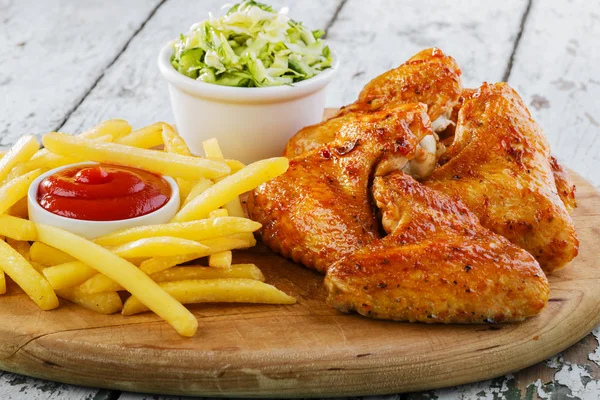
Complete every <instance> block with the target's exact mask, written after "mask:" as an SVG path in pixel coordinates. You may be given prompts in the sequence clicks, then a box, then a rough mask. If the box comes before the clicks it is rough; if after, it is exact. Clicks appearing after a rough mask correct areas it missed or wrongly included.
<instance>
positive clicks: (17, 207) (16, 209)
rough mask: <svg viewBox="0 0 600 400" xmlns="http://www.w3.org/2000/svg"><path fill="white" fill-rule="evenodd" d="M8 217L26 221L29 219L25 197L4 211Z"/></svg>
mask: <svg viewBox="0 0 600 400" xmlns="http://www.w3.org/2000/svg"><path fill="white" fill-rule="evenodd" d="M6 213H7V214H8V215H12V216H13V217H17V218H22V219H28V218H29V209H28V205H27V197H23V198H22V199H21V200H19V201H17V202H16V203H15V204H13V206H12V207H10V208H9V209H8V210H6Z"/></svg>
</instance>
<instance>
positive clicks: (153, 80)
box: [63, 0, 341, 132]
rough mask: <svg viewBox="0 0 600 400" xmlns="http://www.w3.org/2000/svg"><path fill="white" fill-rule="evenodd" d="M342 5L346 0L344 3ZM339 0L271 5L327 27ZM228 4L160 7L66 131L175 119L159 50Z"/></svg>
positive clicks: (209, 1)
mask: <svg viewBox="0 0 600 400" xmlns="http://www.w3.org/2000/svg"><path fill="white" fill-rule="evenodd" d="M340 1H341V0H340ZM338 3H339V1H338V0H327V1H324V2H323V3H322V4H320V5H319V7H315V3H313V2H305V1H296V2H293V3H290V2H289V1H286V0H276V1H269V4H271V5H272V6H273V7H274V8H276V9H280V8H281V7H283V6H285V5H286V4H290V10H289V15H290V16H291V17H292V18H294V19H296V20H299V21H303V23H304V25H305V26H307V27H309V28H310V29H319V28H320V29H322V28H325V27H326V26H327V23H328V22H329V20H330V19H331V18H332V17H333V14H334V13H335V10H336V8H337V5H338ZM223 4H224V1H223V0H204V1H202V2H190V1H187V0H169V1H167V2H166V3H164V5H163V6H162V7H160V8H159V9H158V11H157V12H156V14H155V15H154V17H153V18H152V19H151V20H150V21H149V22H148V23H147V24H146V26H145V27H144V29H142V30H141V31H140V33H139V34H138V35H137V36H136V37H135V38H134V39H133V40H132V42H131V43H130V45H129V46H128V48H127V49H126V50H125V51H124V52H123V54H122V55H121V56H120V57H119V59H118V60H117V61H116V62H115V63H114V64H113V65H112V66H111V67H110V68H108V69H107V70H106V72H105V74H104V76H103V77H102V79H101V80H100V81H99V82H98V85H97V86H96V87H95V88H94V90H92V92H91V93H90V94H89V96H88V97H87V98H86V99H85V100H84V101H83V103H82V104H81V106H79V108H77V110H76V111H75V112H74V113H73V114H72V115H71V117H70V118H69V120H68V121H67V123H66V124H65V127H64V129H63V130H64V131H66V132H78V131H80V130H81V129H84V128H86V127H89V126H91V125H94V124H97V123H98V122H100V121H103V120H105V119H108V118H123V119H126V120H127V121H129V122H130V123H131V124H132V125H133V126H143V125H148V124H150V123H153V122H156V121H160V120H166V121H172V120H173V116H172V113H171V105H170V103H169V93H168V90H167V83H166V81H165V80H164V79H163V77H162V75H161V74H160V73H159V71H158V67H157V65H156V59H157V57H158V52H159V50H160V49H161V47H162V46H164V45H165V44H166V43H167V42H168V41H169V40H172V39H175V38H177V37H178V36H179V34H180V33H182V32H187V30H188V28H189V27H190V26H191V25H192V24H193V23H195V22H198V21H199V20H202V19H204V18H206V17H207V16H208V12H209V11H212V12H213V13H214V14H218V13H219V12H220V8H221V6H222V5H223Z"/></svg>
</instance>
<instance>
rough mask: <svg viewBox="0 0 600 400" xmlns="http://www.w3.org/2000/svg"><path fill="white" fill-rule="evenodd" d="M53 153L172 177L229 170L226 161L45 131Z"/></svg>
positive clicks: (216, 175)
mask: <svg viewBox="0 0 600 400" xmlns="http://www.w3.org/2000/svg"><path fill="white" fill-rule="evenodd" d="M42 141H43V143H44V146H45V147H46V148H48V150H50V151H51V152H53V153H56V154H60V155H66V156H74V157H77V158H78V159H81V160H85V161H96V162H106V163H112V164H118V165H124V166H129V167H134V168H140V169H145V170H146V171H150V172H153V173H155V174H160V175H167V176H172V177H175V178H184V179H190V180H193V179H198V177H205V178H219V177H221V176H224V175H227V174H228V173H229V172H230V171H231V170H230V168H229V167H228V166H227V164H225V163H223V162H217V161H212V160H207V159H203V158H197V157H189V156H180V155H178V154H170V153H164V152H160V151H154V150H146V149H138V148H135V147H129V146H124V145H120V144H115V143H102V142H94V141H92V140H89V139H84V138H80V137H77V136H69V135H61V134H58V133H49V134H47V135H45V136H44V137H43V139H42Z"/></svg>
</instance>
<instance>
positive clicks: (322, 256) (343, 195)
mask: <svg viewBox="0 0 600 400" xmlns="http://www.w3.org/2000/svg"><path fill="white" fill-rule="evenodd" d="M352 118H353V123H349V122H348V123H347V125H346V128H345V129H344V130H341V131H339V132H338V135H337V136H336V138H335V140H333V141H332V142H330V143H329V144H327V145H325V146H323V147H321V148H319V149H315V150H312V151H310V152H308V153H305V154H304V155H302V156H300V157H297V158H294V159H292V160H290V167H289V169H288V171H287V172H286V173H285V174H284V175H282V176H280V177H278V178H276V179H274V180H272V181H270V182H268V183H266V184H264V185H262V186H260V187H259V188H257V189H256V190H255V191H254V192H252V193H251V194H250V196H249V197H248V212H249V214H250V217H251V218H252V219H254V220H255V221H258V222H260V223H261V224H262V225H263V228H262V230H261V232H260V233H261V235H262V240H263V242H264V243H266V244H267V245H268V246H269V247H271V249H273V250H275V251H277V252H279V253H281V254H282V255H284V256H285V257H288V258H292V259H293V260H294V261H296V262H299V263H302V264H304V265H305V266H307V267H309V268H314V269H316V270H318V271H320V272H325V271H326V269H327V268H328V267H329V266H330V265H331V264H332V263H333V262H335V261H337V260H339V259H340V258H342V257H344V256H346V255H348V254H351V253H352V252H354V251H356V250H358V249H360V248H361V247H363V246H365V245H367V244H369V243H371V242H372V241H373V240H375V239H377V238H378V237H380V230H379V224H378V221H377V219H376V216H375V212H374V209H373V206H372V204H371V200H370V196H371V195H370V185H369V182H370V179H372V176H373V175H377V174H385V173H387V172H389V171H392V170H397V169H402V168H404V167H405V166H406V164H407V163H408V160H410V159H412V158H413V157H414V155H415V153H416V148H417V144H418V143H419V142H420V141H421V140H422V138H423V137H424V136H425V135H428V134H429V135H430V134H431V126H430V123H429V118H428V117H427V113H426V106H425V105H423V104H409V105H401V106H398V107H396V108H395V109H390V110H385V111H380V112H374V113H369V114H353V117H352Z"/></svg>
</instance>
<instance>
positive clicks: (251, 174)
mask: <svg viewBox="0 0 600 400" xmlns="http://www.w3.org/2000/svg"><path fill="white" fill-rule="evenodd" d="M288 167H289V161H288V159H287V158H285V157H277V158H269V159H266V160H262V161H257V162H255V163H252V164H250V165H248V166H247V167H245V168H243V169H242V170H240V171H238V172H236V173H235V174H233V175H230V176H228V177H227V178H225V179H223V180H221V181H219V182H217V183H215V184H214V185H213V186H211V187H210V188H208V189H207V190H206V191H204V192H203V193H202V194H200V195H199V196H198V197H196V198H195V199H194V200H192V201H191V202H190V203H189V204H188V205H186V206H184V207H183V208H182V209H181V210H180V211H179V212H178V213H177V215H175V218H174V219H173V221H174V222H185V221H191V220H194V219H201V218H206V216H208V214H209V213H210V212H211V211H213V210H216V209H217V208H219V207H221V206H223V205H225V204H227V203H228V202H230V201H231V200H233V199H235V198H237V197H239V195H241V194H242V193H245V192H248V191H250V190H252V189H254V188H256V187H257V186H259V185H261V184H263V183H265V182H267V181H269V180H271V179H273V178H275V177H277V176H279V175H281V174H283V173H284V172H285V171H287V169H288Z"/></svg>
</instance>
